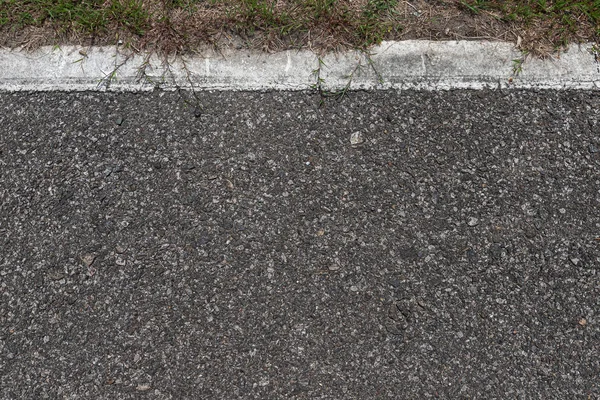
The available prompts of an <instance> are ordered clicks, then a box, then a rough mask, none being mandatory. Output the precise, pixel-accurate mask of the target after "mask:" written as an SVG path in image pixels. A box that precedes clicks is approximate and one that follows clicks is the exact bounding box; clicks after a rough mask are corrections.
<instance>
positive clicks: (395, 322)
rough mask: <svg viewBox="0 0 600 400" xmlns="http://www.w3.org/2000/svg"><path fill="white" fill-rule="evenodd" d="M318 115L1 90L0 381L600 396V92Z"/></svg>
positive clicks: (493, 94)
mask: <svg viewBox="0 0 600 400" xmlns="http://www.w3.org/2000/svg"><path fill="white" fill-rule="evenodd" d="M319 104H320V99H319V97H317V96H315V95H314V94H310V93H287V92H272V93H232V92H226V93H218V92H217V93H204V92H203V93H197V96H196V97H194V96H191V95H190V94H189V93H183V92H182V93H176V92H172V93H166V92H154V93H150V94H109V93H38V94H35V93H13V94H7V93H5V94H0V396H1V397H2V398H5V399H17V398H19V399H43V398H66V399H71V398H94V399H109V398H110V399H114V398H119V399H129V398H154V399H171V398H172V399H184V398H189V399H192V398H197V399H234V398H248V399H250V398H256V399H267V398H269V399H275V398H298V399H313V398H323V399H379V398H393V399H400V398H402V399H403V398H406V399H414V398H453V399H456V398H481V399H506V398H524V399H525V398H527V399H529V398H540V399H551V398H557V399H565V398H582V399H588V398H598V397H600V379H599V378H598V377H599V376H600V275H599V268H600V211H599V209H600V152H598V150H597V149H598V148H600V122H599V121H600V94H599V93H597V92H581V91H558V92H556V91H541V92H534V91H528V92H519V91H504V92H502V91H451V92H394V91H391V92H372V93H365V92H356V93H350V94H349V96H348V97H346V98H344V99H342V100H341V101H334V100H327V101H325V103H324V105H323V107H319ZM358 139H360V140H358Z"/></svg>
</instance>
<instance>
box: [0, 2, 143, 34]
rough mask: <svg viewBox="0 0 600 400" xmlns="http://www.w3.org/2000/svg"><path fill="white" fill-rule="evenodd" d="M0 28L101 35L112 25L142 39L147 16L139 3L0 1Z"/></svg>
mask: <svg viewBox="0 0 600 400" xmlns="http://www.w3.org/2000/svg"><path fill="white" fill-rule="evenodd" d="M0 10H1V11H0V25H11V26H12V28H13V29H22V28H24V27H27V26H36V27H40V26H43V25H46V24H47V25H52V26H54V27H56V29H57V30H58V31H59V32H61V33H66V32H76V33H96V34H101V33H103V32H105V31H106V30H107V28H108V27H109V25H111V24H113V25H116V26H119V27H121V28H125V29H127V30H130V31H131V32H132V33H134V34H137V35H142V34H143V33H144V32H145V30H146V29H147V27H148V26H149V23H150V15H149V14H148V12H147V11H146V10H145V9H144V8H143V6H142V2H141V1H140V0H124V1H117V0H113V1H111V2H109V4H108V6H107V5H106V2H105V1H104V0H79V1H78V0H0Z"/></svg>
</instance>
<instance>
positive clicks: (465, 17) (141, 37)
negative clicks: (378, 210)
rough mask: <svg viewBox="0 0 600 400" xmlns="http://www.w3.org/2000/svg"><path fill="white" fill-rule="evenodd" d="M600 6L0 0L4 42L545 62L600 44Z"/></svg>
mask: <svg viewBox="0 0 600 400" xmlns="http://www.w3.org/2000/svg"><path fill="white" fill-rule="evenodd" d="M599 31H600V3H599V2H598V1H573V0H571V1H569V0H562V1H543V0H535V1H533V0H515V1H497V0H492V1H486V0H413V1H400V0H274V1H269V0H144V1H141V0H0V45H2V46H7V47H24V48H27V49H33V48H36V47H39V46H41V45H60V44H66V43H69V44H79V45H82V46H87V45H111V44H117V43H121V44H123V45H124V46H126V47H129V48H131V49H133V50H142V49H146V50H154V51H158V52H160V53H163V54H178V53H187V52H193V51H194V50H195V49H198V48H201V47H205V46H206V45H210V46H213V47H215V48H223V47H234V48H240V49H241V48H252V49H261V50H264V51H279V50H284V49H292V48H298V49H299V48H309V49H312V50H315V51H319V52H327V51H336V50H343V49H347V48H361V49H367V48H369V47H370V46H372V45H374V44H377V43H380V42H381V41H382V40H402V39H428V40H469V39H473V40H502V41H509V42H514V43H515V44H516V45H517V46H518V47H519V48H521V49H522V50H523V51H524V52H526V53H530V54H534V55H538V56H546V55H549V54H551V53H553V52H555V51H559V50H560V49H561V48H562V47H563V46H565V45H567V44H568V43H571V42H581V41H596V39H597V37H598V32H599Z"/></svg>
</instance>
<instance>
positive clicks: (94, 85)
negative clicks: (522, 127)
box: [0, 40, 600, 91]
mask: <svg viewBox="0 0 600 400" xmlns="http://www.w3.org/2000/svg"><path fill="white" fill-rule="evenodd" d="M80 50H81V48H79V47H76V46H64V47H60V48H58V47H43V48H41V49H38V50H36V51H34V52H25V51H22V50H20V49H14V50H10V49H0V91H25V90H27V91H49V90H60V91H84V90H112V91H146V90H153V89H154V88H155V87H157V86H158V87H161V88H163V89H166V90H169V89H176V88H186V89H189V88H192V87H193V88H194V89H196V90H305V89H309V88H311V87H314V85H315V84H317V76H316V73H317V71H318V72H319V77H320V78H321V80H320V82H321V84H322V86H323V88H324V89H326V90H340V89H343V88H345V87H348V88H349V89H370V90H372V89H418V90H448V89H482V88H486V87H489V88H496V87H502V88H517V89H525V88H540V89H558V88H562V89H596V88H598V87H599V86H600V69H599V65H598V64H597V62H596V60H595V57H594V55H593V54H592V45H591V44H586V45H579V46H577V45H576V46H573V47H571V48H570V49H569V50H568V51H566V52H563V53H561V55H560V56H557V57H554V58H550V59H546V60H539V59H534V58H528V59H527V60H526V61H525V63H523V64H522V65H520V63H519V61H515V60H520V59H521V58H522V55H521V53H520V52H519V51H518V50H516V49H515V48H514V46H513V45H512V44H510V43H504V42H476V41H448V42H436V41H425V40H408V41H401V42H384V43H382V44H381V45H380V46H377V47H375V48H373V49H372V50H371V51H370V52H369V54H368V55H367V54H364V53H361V52H357V51H350V52H347V53H343V54H330V55H327V56H325V57H324V58H323V59H322V60H321V61H322V62H319V58H318V57H317V55H316V54H314V53H312V52H310V51H304V50H303V51H291V50H289V51H285V52H280V53H275V54H265V53H261V52H254V51H236V50H223V51H221V52H213V51H207V52H205V53H204V54H202V55H199V56H185V57H180V58H177V59H171V60H169V62H166V61H165V60H161V59H160V58H159V57H157V56H156V55H151V54H129V53H127V52H126V51H123V50H119V49H118V48H116V47H93V48H90V49H87V48H86V51H85V52H81V53H80ZM319 66H320V70H318V69H319ZM519 66H520V67H521V68H520V71H519V72H518V74H517V73H516V72H517V70H519Z"/></svg>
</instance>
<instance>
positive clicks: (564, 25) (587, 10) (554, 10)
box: [461, 0, 600, 35]
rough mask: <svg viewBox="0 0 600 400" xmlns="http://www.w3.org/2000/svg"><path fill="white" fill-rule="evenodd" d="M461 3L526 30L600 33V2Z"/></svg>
mask: <svg viewBox="0 0 600 400" xmlns="http://www.w3.org/2000/svg"><path fill="white" fill-rule="evenodd" d="M461 4H462V5H463V7H464V8H465V9H466V10H468V11H470V12H472V13H475V14H479V13H480V12H485V11H488V12H490V13H494V15H497V16H498V18H499V19H501V20H504V21H508V22H516V23H518V24H522V25H524V26H525V27H532V26H533V25H534V24H536V23H541V24H544V25H546V26H550V27H552V32H550V33H551V34H559V35H560V34H565V33H567V32H568V33H577V32H578V30H580V29H581V28H582V27H583V25H586V27H587V25H590V26H591V27H592V28H593V29H594V30H595V34H599V33H600V0H593V1H581V0H557V1H550V0H518V1H499V0H492V1H486V0H462V1H461Z"/></svg>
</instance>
